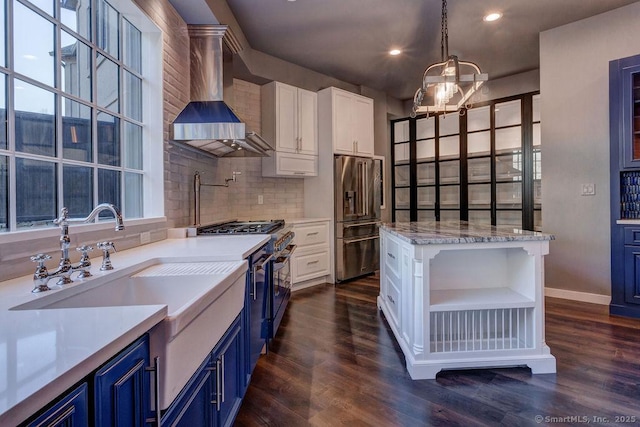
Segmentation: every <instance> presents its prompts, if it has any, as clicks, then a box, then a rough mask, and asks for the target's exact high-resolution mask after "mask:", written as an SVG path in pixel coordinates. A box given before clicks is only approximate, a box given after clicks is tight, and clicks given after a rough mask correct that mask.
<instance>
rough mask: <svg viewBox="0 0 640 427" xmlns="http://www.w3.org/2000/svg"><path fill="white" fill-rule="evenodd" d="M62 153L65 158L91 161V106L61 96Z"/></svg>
mask: <svg viewBox="0 0 640 427" xmlns="http://www.w3.org/2000/svg"><path fill="white" fill-rule="evenodd" d="M62 144H63V151H62V155H63V157H64V158H65V159H70V160H79V161H83V162H91V161H92V152H93V151H92V144H91V108H90V107H87V106H86V105H83V104H80V103H79V102H76V101H73V100H71V99H68V98H64V97H63V98H62Z"/></svg>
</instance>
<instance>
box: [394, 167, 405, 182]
mask: <svg viewBox="0 0 640 427" xmlns="http://www.w3.org/2000/svg"><path fill="white" fill-rule="evenodd" d="M394 169H395V173H396V176H395V185H396V187H402V186H407V185H409V165H405V166H396V167H395V168H394Z"/></svg>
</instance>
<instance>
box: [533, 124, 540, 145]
mask: <svg viewBox="0 0 640 427" xmlns="http://www.w3.org/2000/svg"><path fill="white" fill-rule="evenodd" d="M541 144H542V140H541V137H540V123H534V125H533V146H534V147H535V146H537V145H541Z"/></svg>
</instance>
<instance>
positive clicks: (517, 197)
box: [496, 182, 522, 209]
mask: <svg viewBox="0 0 640 427" xmlns="http://www.w3.org/2000/svg"><path fill="white" fill-rule="evenodd" d="M496 203H497V205H498V207H500V208H516V209H519V208H521V207H522V183H520V182H500V183H497V184H496Z"/></svg>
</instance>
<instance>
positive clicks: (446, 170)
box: [440, 160, 460, 184]
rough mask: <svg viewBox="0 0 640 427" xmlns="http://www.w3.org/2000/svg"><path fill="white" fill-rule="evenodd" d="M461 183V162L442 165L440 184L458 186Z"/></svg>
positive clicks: (451, 161)
mask: <svg viewBox="0 0 640 427" xmlns="http://www.w3.org/2000/svg"><path fill="white" fill-rule="evenodd" d="M459 182H460V160H450V161H447V162H441V163H440V184H457V183H459Z"/></svg>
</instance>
